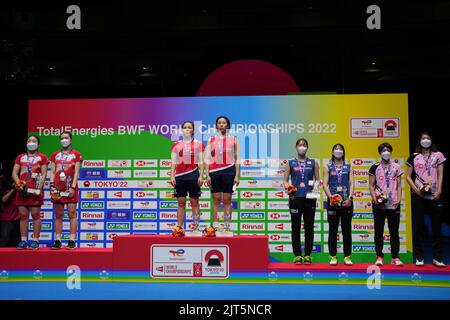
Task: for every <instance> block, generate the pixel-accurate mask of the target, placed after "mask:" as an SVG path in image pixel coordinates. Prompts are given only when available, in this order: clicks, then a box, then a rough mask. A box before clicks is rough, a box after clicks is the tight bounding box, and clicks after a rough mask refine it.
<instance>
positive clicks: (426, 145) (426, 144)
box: [420, 139, 431, 149]
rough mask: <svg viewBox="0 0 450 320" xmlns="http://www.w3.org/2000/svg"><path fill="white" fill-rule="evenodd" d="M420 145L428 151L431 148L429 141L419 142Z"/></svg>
mask: <svg viewBox="0 0 450 320" xmlns="http://www.w3.org/2000/svg"><path fill="white" fill-rule="evenodd" d="M420 145H421V146H422V147H423V148H425V149H428V148H429V147H430V146H431V140H429V139H423V140H422V141H420Z"/></svg>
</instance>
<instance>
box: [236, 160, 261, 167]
mask: <svg viewBox="0 0 450 320" xmlns="http://www.w3.org/2000/svg"><path fill="white" fill-rule="evenodd" d="M265 165H266V161H265V159H242V160H241V166H242V167H264V166H265Z"/></svg>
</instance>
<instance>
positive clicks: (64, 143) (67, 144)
mask: <svg viewBox="0 0 450 320" xmlns="http://www.w3.org/2000/svg"><path fill="white" fill-rule="evenodd" d="M61 145H62V146H63V148H67V147H68V146H70V139H62V140H61Z"/></svg>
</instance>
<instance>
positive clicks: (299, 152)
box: [297, 146, 308, 156]
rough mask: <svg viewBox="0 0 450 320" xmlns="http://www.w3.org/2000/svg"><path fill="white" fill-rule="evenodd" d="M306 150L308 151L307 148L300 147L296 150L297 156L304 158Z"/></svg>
mask: <svg viewBox="0 0 450 320" xmlns="http://www.w3.org/2000/svg"><path fill="white" fill-rule="evenodd" d="M306 150H308V148H307V147H304V146H301V147H298V148H297V151H298V154H299V155H301V156H304V155H305V154H306Z"/></svg>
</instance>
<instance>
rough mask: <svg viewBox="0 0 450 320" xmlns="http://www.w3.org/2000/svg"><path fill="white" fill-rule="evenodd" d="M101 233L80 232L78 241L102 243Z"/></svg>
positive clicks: (102, 235)
mask: <svg viewBox="0 0 450 320" xmlns="http://www.w3.org/2000/svg"><path fill="white" fill-rule="evenodd" d="M104 237H105V235H104V233H103V232H80V240H86V241H102V240H104Z"/></svg>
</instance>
